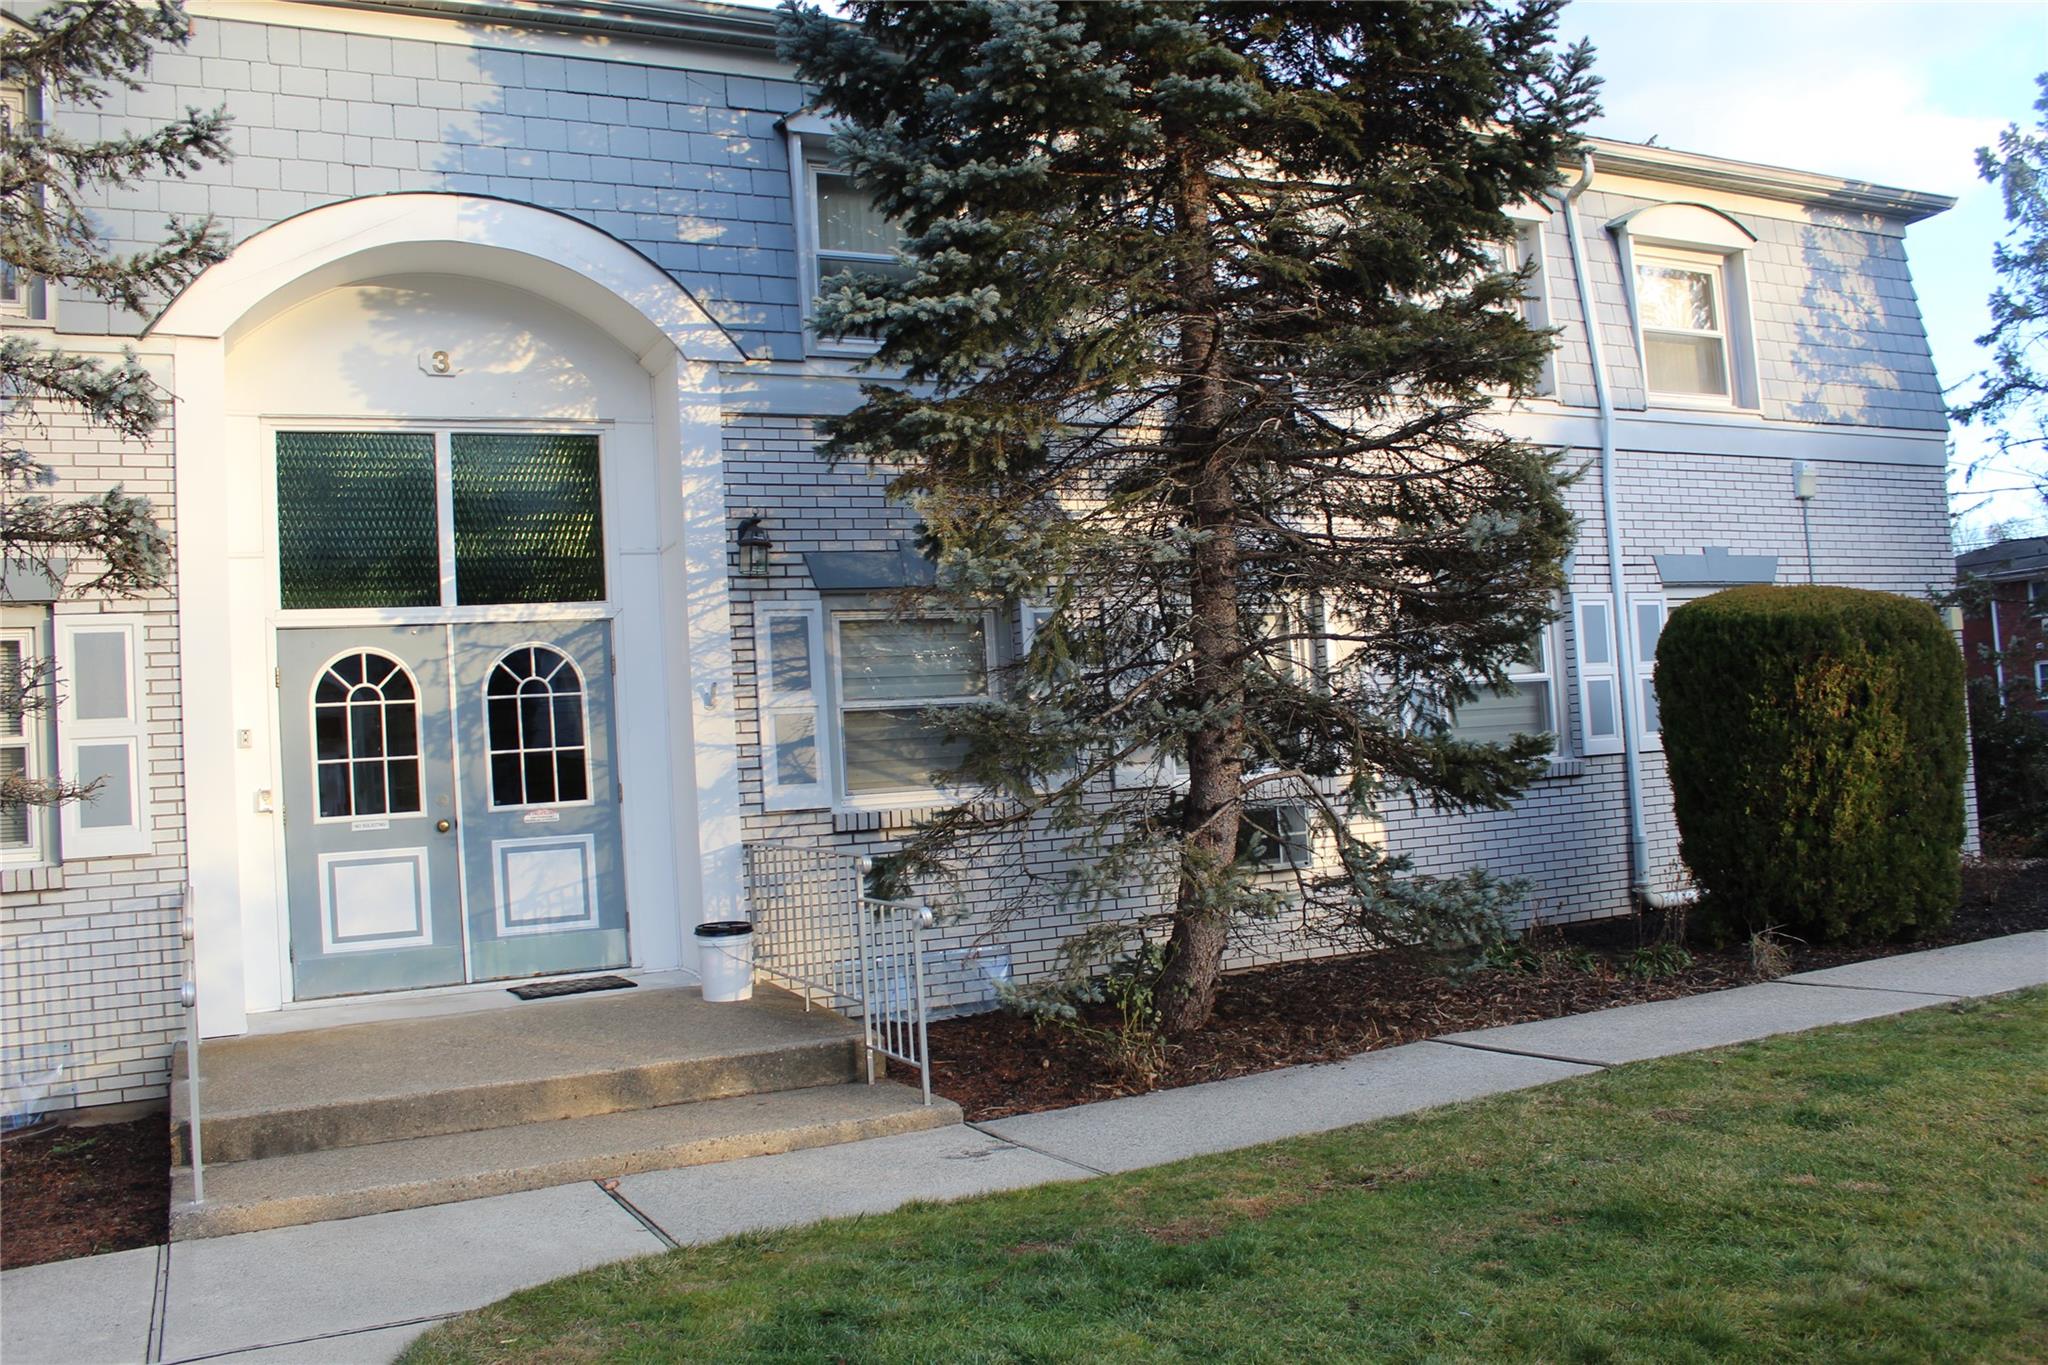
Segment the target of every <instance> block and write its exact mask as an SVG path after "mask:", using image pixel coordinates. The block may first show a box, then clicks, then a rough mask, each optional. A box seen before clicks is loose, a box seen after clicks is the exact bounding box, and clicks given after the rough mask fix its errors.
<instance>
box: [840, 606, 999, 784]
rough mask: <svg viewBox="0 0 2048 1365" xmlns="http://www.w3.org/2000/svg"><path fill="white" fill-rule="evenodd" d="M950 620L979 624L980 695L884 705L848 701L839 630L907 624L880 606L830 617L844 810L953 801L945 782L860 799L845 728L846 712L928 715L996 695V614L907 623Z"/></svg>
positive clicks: (925, 615)
mask: <svg viewBox="0 0 2048 1365" xmlns="http://www.w3.org/2000/svg"><path fill="white" fill-rule="evenodd" d="M931 618H950V619H956V620H977V621H979V622H980V623H981V652H982V660H981V669H982V672H981V677H982V690H981V691H980V692H979V693H978V694H976V695H973V696H966V697H934V698H907V699H906V698H889V699H885V700H880V701H858V702H849V701H847V700H846V688H845V682H844V677H843V675H842V671H841V660H842V659H843V657H844V653H843V651H842V649H841V647H840V628H841V627H842V626H843V625H844V624H845V623H846V622H848V621H894V620H902V619H905V617H904V614H903V613H901V612H896V611H890V610H888V609H886V608H877V607H843V608H836V609H834V610H833V611H832V613H831V619H830V621H829V622H828V627H829V628H828V629H827V630H826V632H825V641H826V658H827V660H828V662H827V665H826V668H827V672H826V676H827V678H828V680H829V682H830V689H831V713H832V714H831V720H832V724H831V732H832V757H833V760H834V761H833V765H832V766H833V770H834V771H833V782H832V791H833V793H834V794H835V796H836V798H837V799H836V803H835V804H836V807H837V808H839V809H843V810H873V809H890V808H894V807H901V806H912V805H923V804H929V803H930V802H932V801H934V800H940V801H945V800H951V799H953V797H954V792H953V791H952V790H951V789H949V788H948V787H946V786H945V785H944V784H942V783H931V784H929V785H926V786H915V787H900V788H895V789H893V790H890V791H880V792H862V793H860V794H859V795H858V796H856V795H854V794H853V793H852V792H849V791H848V790H847V787H846V770H847V766H848V765H847V762H846V726H845V717H846V713H847V712H848V711H904V710H908V709H910V708H911V707H916V708H917V709H918V710H921V711H923V710H930V709H932V708H933V707H939V706H974V705H979V704H981V703H982V702H986V701H989V700H991V699H992V698H993V697H994V696H995V694H996V693H995V675H996V657H995V648H996V626H997V621H996V614H995V613H994V612H992V611H983V612H943V611H932V612H916V613H912V614H911V615H910V617H909V618H908V619H911V620H923V619H931Z"/></svg>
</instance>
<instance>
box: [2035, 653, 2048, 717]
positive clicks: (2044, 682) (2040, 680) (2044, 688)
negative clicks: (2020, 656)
mask: <svg viewBox="0 0 2048 1365" xmlns="http://www.w3.org/2000/svg"><path fill="white" fill-rule="evenodd" d="M2034 701H2035V703H2036V704H2037V705H2042V706H2048V659H2036V660H2034Z"/></svg>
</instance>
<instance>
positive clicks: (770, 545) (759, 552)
mask: <svg viewBox="0 0 2048 1365" xmlns="http://www.w3.org/2000/svg"><path fill="white" fill-rule="evenodd" d="M738 540H739V547H740V575H741V577H743V578H766V577H767V576H768V558H769V554H770V552H771V551H773V550H774V549H775V538H774V537H773V536H770V535H769V534H768V528H767V527H765V526H763V525H762V524H761V519H760V518H759V517H748V518H747V519H746V520H745V521H743V522H741V523H740V530H739V538H738Z"/></svg>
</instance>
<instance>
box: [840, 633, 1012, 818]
mask: <svg viewBox="0 0 2048 1365" xmlns="http://www.w3.org/2000/svg"><path fill="white" fill-rule="evenodd" d="M832 632H833V660H834V665H835V673H836V676H835V682H836V683H837V688H838V696H837V698H836V701H837V708H838V719H839V726H838V740H839V755H840V793H841V795H842V796H844V797H845V798H846V799H847V800H849V801H855V802H859V801H872V800H878V799H886V798H890V797H895V796H911V797H923V796H929V795H931V794H933V793H934V792H936V791H937V790H938V788H939V784H940V783H941V781H942V780H943V779H944V776H945V774H946V773H947V772H949V771H950V770H951V769H952V768H954V767H955V766H956V765H957V764H958V763H959V760H960V757H961V755H962V753H963V752H964V751H965V744H964V741H961V740H959V739H954V738H949V737H948V736H947V733H946V728H945V726H944V725H943V723H941V722H939V721H937V720H934V719H928V718H927V716H928V713H930V712H931V711H933V710H934V709H937V708H944V707H951V706H968V705H973V704H974V703H976V702H980V701H985V700H987V698H988V697H989V695H990V692H989V671H990V670H989V663H990V660H989V635H990V631H989V622H988V619H987V618H986V617H985V616H910V617H905V616H898V615H893V614H890V613H887V612H878V611H872V612H871V611H853V612H836V613H834V614H833V617H832Z"/></svg>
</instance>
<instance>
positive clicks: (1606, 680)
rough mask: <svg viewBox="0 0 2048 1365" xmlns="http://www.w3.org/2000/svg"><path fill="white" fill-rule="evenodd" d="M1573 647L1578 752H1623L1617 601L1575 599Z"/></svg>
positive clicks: (1594, 597) (1573, 604)
mask: <svg viewBox="0 0 2048 1365" xmlns="http://www.w3.org/2000/svg"><path fill="white" fill-rule="evenodd" d="M1572 613H1573V620H1572V644H1573V648H1574V652H1575V653H1576V655H1577V659H1576V662H1577V664H1578V669H1577V672H1578V691H1579V752H1581V753H1583V754H1586V755H1589V756H1591V755H1598V754H1618V753H1620V752H1621V747H1622V745H1621V672H1620V668H1619V665H1618V664H1617V662H1616V658H1617V655H1616V650H1615V643H1614V641H1615V630H1614V599H1613V598H1611V597H1605V596H1600V595H1586V596H1579V597H1575V598H1573V602H1572Z"/></svg>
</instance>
